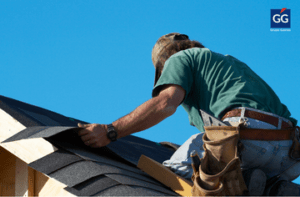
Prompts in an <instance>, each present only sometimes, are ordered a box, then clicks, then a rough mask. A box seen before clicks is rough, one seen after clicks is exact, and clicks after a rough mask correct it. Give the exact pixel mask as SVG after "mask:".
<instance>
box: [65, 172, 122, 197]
mask: <svg viewBox="0 0 300 197" xmlns="http://www.w3.org/2000/svg"><path fill="white" fill-rule="evenodd" d="M116 185H120V183H118V182H117V181H115V180H113V179H111V178H108V177H106V176H104V175H101V176H97V177H94V178H91V179H90V180H88V181H85V182H82V183H80V184H78V185H75V186H74V187H67V188H65V190H67V191H69V192H71V193H72V194H74V195H76V196H92V195H95V194H97V193H99V192H101V191H103V190H106V189H108V188H110V187H114V186H116Z"/></svg>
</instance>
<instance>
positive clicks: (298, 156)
mask: <svg viewBox="0 0 300 197" xmlns="http://www.w3.org/2000/svg"><path fill="white" fill-rule="evenodd" d="M241 111H242V110H241V109H234V110H232V111H229V112H227V113H226V114H225V115H224V116H223V118H222V120H224V119H225V118H228V117H238V116H241ZM244 117H248V118H253V119H256V120H261V121H264V122H267V123H269V124H272V125H274V126H278V123H279V118H277V117H274V116H270V115H267V114H262V113H259V112H256V111H251V110H245V114H244ZM281 128H282V129H250V128H246V127H243V126H242V125H240V126H239V132H240V139H242V140H265V141H279V140H292V141H293V144H292V146H291V147H290V150H289V156H290V158H291V159H294V160H297V161H299V160H300V142H299V141H300V137H299V136H300V134H299V132H300V127H298V126H297V127H291V125H290V124H289V123H288V122H285V121H282V125H281Z"/></svg>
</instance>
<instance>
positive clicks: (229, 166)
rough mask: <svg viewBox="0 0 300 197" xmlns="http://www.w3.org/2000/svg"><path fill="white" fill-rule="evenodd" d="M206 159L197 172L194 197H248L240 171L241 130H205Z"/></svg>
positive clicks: (232, 128)
mask: <svg viewBox="0 0 300 197" xmlns="http://www.w3.org/2000/svg"><path fill="white" fill-rule="evenodd" d="M204 128H205V131H206V132H205V134H204V135H203V142H204V145H203V148H204V150H205V155H204V157H203V158H202V159H201V164H200V167H199V169H198V170H197V171H195V170H194V174H193V177H192V180H193V182H194V186H193V189H192V194H193V195H195V196H224V195H226V196H236V195H246V194H247V192H248V190H247V187H246V185H245V182H244V179H243V176H242V172H241V169H240V160H239V158H238V152H237V144H238V140H239V127H229V126H212V127H204Z"/></svg>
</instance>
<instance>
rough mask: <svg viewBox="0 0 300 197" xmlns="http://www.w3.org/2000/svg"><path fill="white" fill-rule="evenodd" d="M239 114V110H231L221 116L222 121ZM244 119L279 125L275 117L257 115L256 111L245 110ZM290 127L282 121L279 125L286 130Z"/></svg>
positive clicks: (290, 125) (289, 124)
mask: <svg viewBox="0 0 300 197" xmlns="http://www.w3.org/2000/svg"><path fill="white" fill-rule="evenodd" d="M241 113H242V110H241V109H233V110H231V111H229V112H227V113H226V114H225V115H224V116H223V118H222V121H223V120H224V119H225V118H229V117H239V116H241ZM244 117H247V118H253V119H256V120H260V121H264V122H266V123H269V124H271V125H274V126H276V127H277V126H278V123H279V118H277V117H274V116H271V115H268V114H263V113H259V112H256V111H251V110H247V109H246V110H245V114H244ZM290 127H292V124H291V123H288V122H285V121H284V120H283V121H282V124H281V128H282V129H287V128H290Z"/></svg>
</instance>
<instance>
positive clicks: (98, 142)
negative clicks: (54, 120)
mask: <svg viewBox="0 0 300 197" xmlns="http://www.w3.org/2000/svg"><path fill="white" fill-rule="evenodd" d="M78 127H80V128H83V129H82V130H80V131H79V132H78V135H79V136H80V137H81V140H82V141H83V143H84V144H85V145H87V146H90V147H92V148H100V147H103V146H106V145H108V144H109V143H110V140H109V139H108V138H107V136H106V134H107V125H104V124H85V125H83V124H80V123H78Z"/></svg>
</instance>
